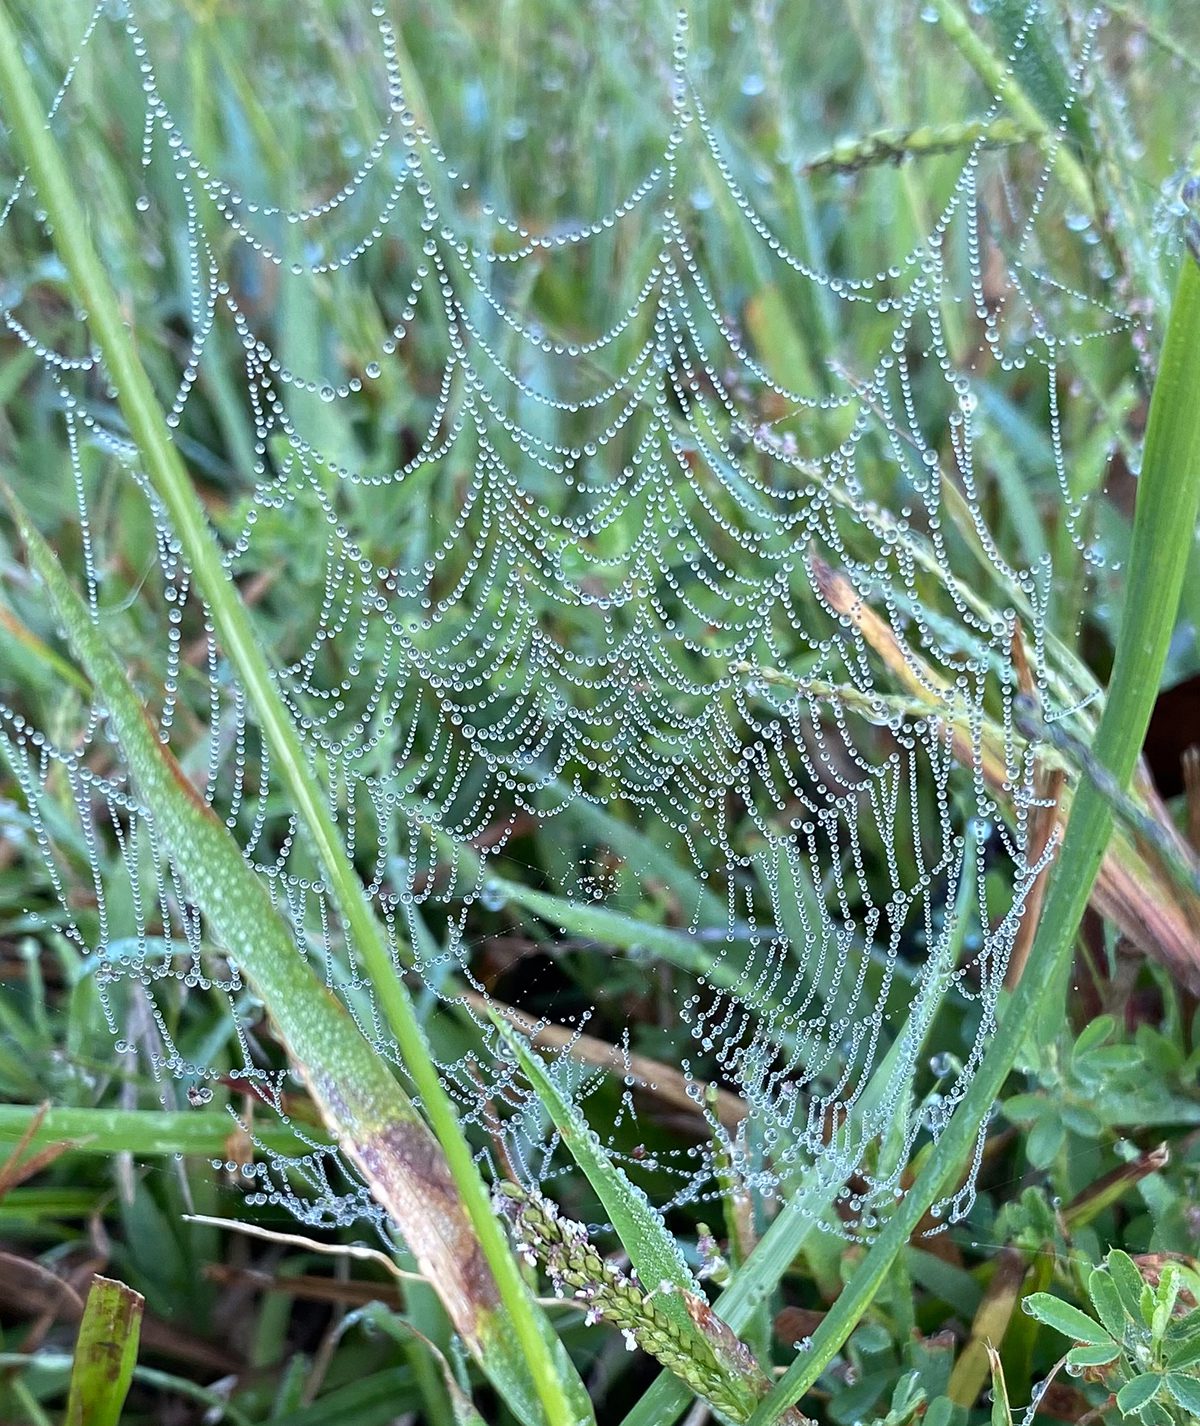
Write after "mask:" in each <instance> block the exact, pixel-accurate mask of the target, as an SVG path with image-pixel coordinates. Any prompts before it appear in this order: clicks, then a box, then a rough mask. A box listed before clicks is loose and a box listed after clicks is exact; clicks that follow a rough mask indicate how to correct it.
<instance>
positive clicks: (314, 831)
mask: <svg viewBox="0 0 1200 1426" xmlns="http://www.w3.org/2000/svg"><path fill="white" fill-rule="evenodd" d="M0 99H2V100H3V102H4V119H5V122H6V124H7V125H8V127H9V129H10V130H11V132H12V136H13V139H14V143H15V147H16V148H17V150H18V152H19V153H21V154H22V155H23V157H24V159H25V161H26V163H27V164H28V170H27V177H28V179H29V181H30V184H31V186H32V187H33V188H34V189H36V191H37V194H38V199H39V202H40V204H41V206H42V208H43V209H44V210H45V212H46V214H47V217H48V219H49V223H50V226H51V227H52V230H53V238H54V244H55V247H56V248H57V250H58V254H59V256H60V258H61V259H62V261H63V264H64V266H65V267H66V269H67V271H68V273H69V275H70V278H71V283H72V286H73V288H74V290H75V294H76V297H77V298H78V300H79V303H80V305H81V306H82V307H83V308H84V309H85V310H86V312H87V314H88V326H89V328H90V330H91V333H92V336H93V337H94V339H95V341H96V344H97V346H98V347H99V348H100V351H101V353H102V355H103V357H104V363H105V366H106V368H107V371H108V375H109V377H110V379H111V381H112V384H113V386H114V387H115V389H116V391H117V400H118V403H119V405H120V408H121V412H122V414H123V415H124V417H125V420H126V422H127V423H128V426H129V431H130V435H131V436H132V438H133V440H134V442H135V444H136V446H137V448H138V452H139V454H140V456H141V460H142V464H143V468H144V471H145V474H146V476H147V478H148V480H149V482H150V484H151V485H152V486H153V488H154V490H155V493H156V494H157V496H158V498H159V499H160V500H161V501H162V505H163V508H164V510H165V511H166V514H167V517H168V519H169V521H170V524H171V528H172V531H173V533H174V535H175V536H176V538H177V539H178V540H179V543H180V546H181V548H182V551H183V554H184V556H185V558H186V559H187V561H188V563H189V565H190V566H191V570H192V574H193V578H194V580H195V583H196V586H197V588H198V589H199V590H200V592H201V593H202V595H203V596H204V599H205V602H206V603H207V605H208V608H209V611H210V613H211V616H212V620H213V625H214V628H215V629H216V632H217V634H218V636H219V638H220V640H221V643H222V645H223V646H224V649H225V653H226V654H227V656H228V657H229V659H230V661H231V662H232V664H233V665H234V667H235V668H236V669H237V671H238V675H239V677H240V679H241V681H242V684H243V686H244V688H245V690H246V694H247V697H248V699H249V702H250V704H251V705H252V707H253V708H254V710H255V712H256V714H257V716H258V719H259V721H260V723H261V724H262V728H263V732H264V734H265V735H266V739H267V742H268V743H269V745H270V748H271V752H272V755H273V757H274V760H275V766H276V767H277V768H278V769H279V772H280V775H281V777H282V779H283V781H284V783H285V785H286V786H287V788H288V791H289V793H290V795H291V797H292V800H293V803H294V805H295V808H296V811H297V813H298V814H299V817H300V819H301V820H302V822H303V823H304V825H305V827H306V829H307V831H308V834H309V836H310V838H311V839H312V842H313V845H314V847H315V849H316V851H317V854H318V856H319V857H320V860H321V863H322V865H323V866H324V868H325V873H326V876H327V878H328V883H329V889H330V891H331V893H332V895H333V898H334V900H335V901H336V903H337V906H338V908H339V910H340V911H341V913H342V916H343V918H344V920H345V924H346V931H347V938H348V940H349V942H350V944H351V946H352V947H353V949H354V951H355V952H356V954H357V955H359V956H360V957H361V958H362V961H363V963H364V965H365V967H366V970H367V973H368V974H369V976H370V978H371V981H372V984H373V988H374V991H375V993H376V995H377V996H378V998H379V1003H380V1005H381V1007H382V1009H383V1012H384V1015H385V1016H386V1017H387V1021H388V1025H389V1027H390V1029H391V1031H392V1033H393V1035H394V1036H395V1039H396V1043H397V1045H398V1047H399V1050H400V1054H401V1056H402V1057H403V1059H404V1064H405V1068H406V1069H407V1071H408V1073H409V1075H410V1076H411V1077H412V1081H413V1083H414V1085H415V1087H416V1089H417V1091H418V1093H419V1094H420V1096H421V1100H422V1103H423V1104H424V1107H425V1113H426V1116H427V1117H428V1120H429V1123H430V1125H431V1126H432V1129H433V1131H434V1134H435V1135H436V1139H437V1142H438V1143H439V1144H440V1145H441V1151H442V1154H443V1155H444V1158H445V1161H446V1163H447V1165H448V1170H449V1178H450V1181H451V1182H452V1184H453V1186H454V1188H455V1192H456V1197H457V1198H461V1202H462V1205H463V1206H464V1208H465V1210H466V1214H467V1216H468V1217H469V1219H470V1222H471V1225H472V1228H473V1230H474V1234H475V1237H476V1239H477V1241H478V1244H479V1246H480V1248H481V1250H482V1255H483V1258H484V1259H485V1260H486V1264H487V1268H488V1270H489V1274H490V1275H491V1276H492V1277H493V1278H494V1281H495V1284H496V1287H497V1289H498V1291H499V1294H500V1297H501V1299H502V1300H503V1303H504V1306H505V1309H506V1311H507V1314H508V1317H509V1319H510V1325H511V1331H512V1333H513V1334H514V1335H515V1337H516V1339H517V1340H518V1341H519V1342H520V1345H521V1350H522V1355H523V1358H524V1364H525V1365H524V1368H523V1375H524V1376H525V1378H526V1379H532V1382H533V1385H534V1388H535V1391H536V1395H537V1398H538V1400H539V1401H540V1402H541V1407H542V1411H543V1412H544V1414H545V1418H546V1420H547V1421H548V1422H550V1423H553V1426H576V1423H577V1422H578V1421H579V1420H581V1419H584V1420H586V1419H587V1418H588V1417H589V1416H590V1414H591V1408H590V1405H589V1404H588V1401H587V1395H586V1392H585V1391H584V1388H583V1385H582V1382H580V1380H579V1377H578V1374H577V1373H576V1372H575V1371H574V1370H573V1368H569V1367H568V1364H567V1359H566V1356H565V1353H563V1352H562V1351H561V1350H558V1351H557V1352H556V1350H555V1345H556V1343H557V1339H556V1338H555V1337H554V1334H553V1331H552V1329H551V1327H550V1324H549V1322H548V1320H547V1319H546V1316H545V1314H544V1313H543V1312H541V1311H540V1309H539V1308H538V1307H537V1306H536V1304H535V1303H534V1301H533V1299H532V1297H531V1296H530V1294H529V1292H528V1290H527V1289H526V1287H525V1284H524V1282H523V1280H522V1278H521V1275H520V1272H519V1270H518V1268H517V1264H516V1261H515V1259H514V1258H513V1256H512V1254H511V1252H510V1251H509V1247H508V1243H507V1241H506V1239H505V1235H504V1232H503V1229H502V1228H501V1226H500V1224H499V1223H498V1222H497V1221H496V1219H495V1217H494V1216H493V1214H492V1208H491V1202H490V1199H489V1196H488V1191H487V1188H486V1187H485V1185H484V1182H483V1179H482V1177H481V1176H480V1173H479V1170H478V1167H477V1165H476V1163H475V1160H474V1157H473V1154H472V1151H471V1146H470V1144H469V1143H468V1141H467V1138H466V1135H465V1133H464V1132H463V1129H462V1125H461V1124H460V1123H459V1120H458V1116H457V1113H456V1112H455V1109H454V1104H453V1101H452V1100H451V1099H450V1096H449V1094H448V1093H447V1092H446V1089H445V1087H444V1085H443V1084H442V1082H441V1078H440V1076H439V1073H438V1070H437V1066H436V1065H435V1064H434V1062H433V1058H432V1056H431V1055H430V1053H429V1047H428V1045H427V1044H426V1042H425V1036H424V1032H423V1031H422V1028H421V1023H420V1021H419V1020H418V1018H417V1014H416V1010H415V1007H414V1005H413V1002H412V998H411V996H410V995H409V993H408V990H407V988H406V987H405V985H404V983H403V981H402V980H401V979H400V977H399V975H398V974H397V973H396V967H395V964H394V962H393V959H392V954H391V950H390V948H389V945H388V941H387V938H386V936H385V935H384V934H383V931H382V929H381V927H380V925H379V922H378V921H377V919H376V917H375V914H374V911H373V909H372V907H371V904H370V901H369V900H368V898H367V895H366V892H365V890H364V888H363V885H362V883H361V881H360V880H359V878H358V874H357V872H356V871H355V869H354V865H353V863H352V862H351V860H350V857H349V855H348V854H347V852H346V848H345V846H344V845H343V843H342V840H341V836H340V834H339V831H338V828H337V825H336V823H335V821H334V819H333V816H332V813H331V812H330V809H329V806H328V805H327V803H326V802H325V800H324V799H323V796H322V791H321V787H320V780H319V779H318V778H316V777H314V776H313V772H312V769H311V768H310V766H309V763H308V759H307V756H306V754H305V750H304V746H303V743H302V742H301V739H300V735H299V733H298V731H297V729H296V727H295V725H294V724H293V722H292V720H291V718H290V716H289V714H288V711H287V708H286V707H285V705H284V702H283V699H282V697H281V695H280V693H279V690H278V688H277V687H276V684H275V681H274V678H273V676H272V673H271V669H270V666H269V663H268V661H267V658H266V656H265V654H264V653H263V650H262V648H261V647H260V645H259V643H258V640H257V638H256V636H255V633H254V629H253V626H252V624H251V622H250V617H249V614H248V613H247V610H246V608H245V606H244V605H243V604H242V602H241V599H240V598H239V595H238V592H237V590H236V588H235V587H234V585H233V583H232V582H231V581H230V579H229V578H228V575H227V573H226V570H225V566H224V562H223V560H222V557H221V552H220V549H219V547H218V544H217V541H216V538H215V537H214V535H213V532H212V530H211V528H210V527H209V524H208V519H207V516H206V514H205V511H204V507H203V506H202V504H201V503H200V500H199V497H198V496H197V494H196V491H195V489H194V488H193V486H192V483H191V479H190V477H189V475H188V472H187V470H186V469H185V468H184V465H183V461H182V459H181V457H180V455H179V451H178V450H177V448H176V446H175V445H174V443H173V441H172V439H171V432H170V429H169V427H168V426H167V423H166V418H165V417H164V415H163V412H162V409H161V407H160V406H159V404H158V400H157V397H156V395H155V392H154V387H153V385H152V384H151V382H150V379H149V377H148V376H147V374H146V371H145V368H144V367H143V366H142V363H141V360H140V358H139V356H138V353H137V350H136V347H135V345H134V343H133V340H132V338H131V336H130V333H129V331H128V330H127V328H126V326H125V322H124V319H123V316H122V312H121V307H120V304H119V303H118V301H117V297H116V293H115V292H114V290H113V287H112V283H111V282H110V280H109V278H108V275H107V273H106V272H105V270H104V268H103V266H102V264H101V262H100V259H99V257H98V255H97V253H96V250H95V247H94V246H93V244H92V242H91V239H90V237H89V233H88V223H87V219H86V215H85V214H84V213H83V211H82V210H81V208H80V205H79V203H78V201H77V198H76V194H75V189H74V187H73V185H72V183H71V178H70V175H69V174H68V172H67V169H66V165H65V164H64V162H63V159H62V156H61V154H60V153H59V151H58V148H57V146H56V144H55V142H54V138H53V136H52V134H51V133H50V130H49V128H48V126H47V124H46V122H45V116H44V111H43V109H42V107H41V105H40V104H39V101H38V98H37V94H36V92H35V90H34V87H33V81H32V79H31V77H30V74H29V70H28V68H27V66H26V63H25V60H24V58H23V57H22V54H21V47H20V43H19V41H18V38H17V33H16V29H15V27H14V24H13V21H12V18H11V15H10V13H9V6H8V4H7V3H0ZM155 741H157V740H155ZM564 1372H565V1373H566V1374H565V1375H564Z"/></svg>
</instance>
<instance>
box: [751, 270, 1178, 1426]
mask: <svg viewBox="0 0 1200 1426" xmlns="http://www.w3.org/2000/svg"><path fill="white" fill-rule="evenodd" d="M1198 506H1200V265H1198V264H1197V263H1196V262H1195V261H1194V260H1193V259H1192V258H1190V257H1186V258H1185V259H1184V268H1183V272H1182V274H1181V276H1180V281H1179V287H1178V290H1177V292H1176V296H1175V301H1174V303H1173V305H1172V308H1171V316H1170V321H1169V324H1168V328H1167V336H1166V342H1165V345H1164V349H1163V354H1162V361H1161V364H1160V367H1159V373H1158V379H1157V381H1156V382H1155V387H1154V395H1153V398H1152V400H1151V403H1150V418H1149V425H1148V427H1147V431H1146V447H1145V455H1144V457H1143V461H1142V474H1141V477H1140V480H1139V482H1138V493H1137V506H1136V509H1135V514H1134V527H1133V540H1132V545H1131V551H1130V561H1129V582H1128V587H1127V596H1126V605H1125V613H1124V619H1123V622H1122V627H1121V633H1120V637H1119V639H1118V641H1117V650H1116V658H1115V661H1114V664H1113V673H1112V679H1111V681H1110V684H1109V690H1108V699H1107V702H1106V704H1105V709H1104V713H1103V715H1102V717H1101V720H1100V726H1099V729H1098V730H1097V734H1096V740H1095V743H1094V745H1093V752H1094V755H1095V760H1096V762H1097V763H1098V764H1099V765H1100V766H1101V767H1103V768H1105V769H1107V771H1108V773H1109V774H1111V776H1112V777H1113V778H1114V779H1115V780H1116V782H1117V784H1118V786H1119V787H1121V788H1126V787H1128V785H1129V781H1130V778H1131V777H1132V774H1133V769H1134V765H1135V764H1136V762H1137V758H1138V754H1139V752H1140V751H1141V747H1142V743H1143V741H1144V739H1145V736H1146V727H1147V725H1148V723H1149V720H1150V713H1151V710H1152V709H1153V706H1154V701H1155V698H1156V696H1157V692H1158V686H1159V681H1160V679H1161V677H1162V670H1163V666H1164V663H1165V661H1166V654H1167V647H1168V644H1169V642H1170V638H1171V633H1172V629H1173V626H1174V621H1175V616H1176V611H1177V609H1178V606H1179V597H1180V593H1181V591H1182V587H1183V577H1184V572H1185V569H1186V567H1187V559H1188V554H1189V552H1190V549H1191V544H1192V539H1193V531H1194V529H1195V525H1196V515H1197V508H1198ZM1112 830H1113V810H1112V805H1111V803H1110V801H1109V798H1108V797H1107V796H1106V795H1105V793H1104V792H1103V791H1101V790H1100V789H1099V788H1097V787H1096V786H1095V785H1094V784H1093V783H1092V782H1090V781H1087V782H1084V783H1083V784H1082V785H1081V786H1080V789H1079V792H1078V794H1077V795H1076V798H1075V802H1074V804H1073V806H1072V809H1071V818H1070V822H1069V823H1068V826H1067V831H1066V835H1065V837H1064V839H1063V846H1062V851H1061V853H1060V855H1059V859H1058V865H1057V868H1056V870H1055V874H1054V879H1053V881H1052V883H1051V886H1050V891H1049V894H1048V896H1047V898H1046V904H1045V908H1044V910H1043V912H1042V918H1041V922H1040V924H1039V927H1038V933H1037V937H1036V939H1035V941H1034V945H1033V949H1032V951H1031V952H1030V957H1029V962H1028V964H1027V966H1026V968H1025V973H1024V975H1023V976H1022V978H1021V982H1020V984H1019V985H1018V987H1017V989H1016V990H1015V991H1014V992H1013V994H1012V997H1011V998H1010V1000H1009V1001H1008V1003H1007V1005H1006V1006H1005V1008H1004V1011H1003V1013H1002V1016H1001V1020H1000V1024H999V1025H998V1027H997V1029H996V1032H995V1035H994V1036H993V1039H992V1043H991V1045H990V1047H989V1048H988V1051H987V1053H986V1054H985V1055H984V1058H983V1060H982V1062H981V1064H980V1066H979V1069H978V1071H977V1072H976V1075H975V1078H974V1080H973V1081H972V1083H971V1087H970V1089H969V1090H968V1091H967V1093H966V1095H965V1096H964V1097H963V1099H962V1102H961V1103H960V1104H959V1107H958V1109H957V1110H956V1111H955V1114H954V1117H953V1118H952V1119H951V1121H950V1123H949V1124H948V1125H947V1126H946V1129H945V1131H944V1132H943V1134H942V1136H941V1138H940V1139H939V1140H938V1142H937V1145H936V1147H935V1148H934V1150H933V1152H932V1153H931V1154H930V1156H929V1158H928V1160H927V1161H926V1163H925V1166H924V1168H923V1169H922V1170H921V1173H920V1174H919V1176H918V1178H917V1180H916V1182H915V1183H914V1184H913V1186H912V1187H911V1188H910V1189H909V1191H908V1194H907V1195H906V1197H905V1198H904V1200H903V1202H902V1203H901V1204H900V1206H899V1207H898V1208H897V1210H896V1212H895V1214H894V1215H893V1216H892V1218H891V1219H890V1220H889V1222H888V1225H887V1227H886V1228H885V1229H884V1230H883V1232H882V1233H881V1234H880V1235H879V1238H878V1239H877V1240H876V1242H875V1244H874V1246H873V1247H872V1248H871V1251H870V1252H869V1253H868V1254H867V1256H866V1257H865V1258H864V1259H863V1261H862V1263H861V1264H860V1266H859V1267H858V1269H857V1271H856V1272H855V1274H854V1276H853V1277H852V1278H851V1280H850V1281H849V1282H848V1283H847V1285H846V1287H845V1288H844V1289H843V1291H842V1293H841V1296H840V1297H839V1298H838V1300H837V1302H836V1303H835V1304H834V1306H833V1308H832V1310H831V1311H830V1312H829V1313H828V1315H827V1316H826V1317H825V1320H824V1321H823V1322H822V1323H821V1326H820V1327H819V1328H818V1329H817V1332H816V1333H815V1334H814V1336H813V1341H812V1347H811V1349H810V1350H809V1351H808V1352H807V1353H805V1354H804V1355H803V1356H801V1357H798V1358H797V1359H796V1360H795V1361H794V1362H793V1363H792V1365H791V1366H790V1367H789V1368H788V1370H787V1372H786V1373H785V1374H784V1376H783V1377H782V1378H781V1379H780V1381H779V1383H778V1385H777V1386H776V1388H775V1391H774V1392H773V1393H772V1394H771V1396H770V1397H769V1398H768V1400H767V1401H766V1402H764V1403H763V1405H762V1406H761V1407H760V1408H759V1410H758V1411H757V1412H756V1413H755V1415H754V1417H753V1419H752V1426H769V1423H771V1422H775V1421H778V1420H779V1419H780V1417H781V1416H782V1414H783V1413H784V1411H786V1410H787V1408H788V1407H789V1406H791V1404H792V1403H793V1402H795V1401H797V1400H798V1399H799V1398H800V1397H801V1396H802V1395H803V1394H804V1393H805V1392H806V1391H808V1390H809V1388H810V1387H811V1386H812V1385H813V1383H814V1382H815V1381H816V1380H817V1378H818V1377H819V1376H820V1375H821V1373H822V1372H823V1371H824V1370H825V1368H826V1367H827V1366H828V1365H829V1363H830V1362H831V1361H832V1360H833V1358H834V1356H835V1355H836V1353H837V1351H838V1349H839V1348H840V1347H841V1345H842V1343H843V1342H844V1341H845V1340H846V1338H847V1337H848V1336H849V1335H850V1333H851V1332H852V1331H853V1329H854V1327H855V1325H856V1324H857V1322H858V1320H859V1318H860V1317H861V1316H862V1314H863V1313H864V1312H865V1311H866V1309H867V1307H868V1306H869V1305H870V1303H871V1301H872V1299H873V1298H874V1296H875V1293H876V1292H877V1291H878V1290H879V1287H880V1286H881V1285H882V1283H883V1282H884V1280H885V1279H886V1277H887V1274H888V1272H889V1270H890V1268H891V1265H892V1263H893V1262H894V1261H895V1259H896V1258H897V1257H898V1256H899V1254H900V1253H901V1251H902V1250H903V1248H904V1246H905V1244H906V1243H907V1242H908V1240H909V1238H910V1237H911V1235H912V1233H913V1231H914V1230H915V1229H916V1227H917V1225H918V1224H919V1223H920V1221H921V1219H922V1218H923V1217H924V1215H925V1212H926V1210H927V1209H928V1208H929V1206H930V1204H931V1203H933V1201H934V1200H935V1199H936V1198H937V1196H938V1194H939V1193H941V1192H942V1191H943V1190H944V1188H945V1186H946V1184H947V1183H948V1181H949V1180H950V1178H951V1177H952V1176H953V1175H954V1174H955V1173H957V1172H958V1171H959V1169H960V1168H961V1166H962V1165H963V1163H965V1162H966V1160H967V1158H968V1156H969V1154H970V1152H971V1148H972V1146H973V1145H974V1143H975V1140H976V1135H977V1133H978V1130H979V1126H980V1124H982V1123H983V1122H984V1117H985V1116H986V1114H987V1112H988V1110H989V1109H990V1107H991V1104H992V1101H993V1100H994V1099H995V1097H996V1095H997V1094H998V1093H999V1092H1000V1090H1001V1088H1002V1087H1003V1085H1004V1081H1005V1079H1006V1078H1007V1077H1008V1074H1009V1071H1010V1070H1011V1069H1012V1067H1013V1064H1014V1063H1015V1061H1016V1057H1017V1054H1018V1052H1019V1050H1020V1048H1021V1045H1022V1043H1023V1042H1024V1040H1025V1038H1026V1036H1027V1035H1028V1034H1029V1032H1030V1029H1031V1028H1032V1027H1033V1026H1034V1025H1035V1024H1036V1022H1037V1021H1038V1019H1039V1017H1040V1015H1041V1012H1042V1011H1043V1009H1044V1007H1045V1006H1047V1005H1048V1004H1050V1003H1051V1001H1052V999H1053V996H1054V994H1055V992H1056V989H1057V987H1058V986H1059V984H1060V981H1061V977H1062V975H1063V973H1064V971H1065V969H1066V967H1067V966H1068V965H1069V963H1070V957H1071V954H1072V950H1073V947H1074V943H1075V935H1076V932H1077V931H1078V928H1079V923H1080V920H1081V919H1082V916H1083V912H1084V910H1085V908H1086V906H1087V902H1088V897H1089V895H1090V893H1091V889H1092V883H1093V881H1094V880H1095V877H1096V873H1097V871H1098V870H1099V867H1100V862H1101V859H1102V858H1103V856H1104V850H1105V848H1106V846H1107V845H1108V841H1109V837H1110V836H1111V834H1112Z"/></svg>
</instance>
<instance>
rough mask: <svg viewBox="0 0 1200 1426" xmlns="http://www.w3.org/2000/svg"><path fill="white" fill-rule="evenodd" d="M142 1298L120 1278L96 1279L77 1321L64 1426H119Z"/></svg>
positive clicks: (133, 1359)
mask: <svg viewBox="0 0 1200 1426" xmlns="http://www.w3.org/2000/svg"><path fill="white" fill-rule="evenodd" d="M143 1305H144V1299H143V1297H142V1295H141V1293H140V1292H134V1290H133V1289H132V1288H131V1287H126V1286H125V1284H124V1283H123V1282H115V1281H113V1279H112V1278H107V1277H94V1278H93V1279H92V1286H91V1288H90V1290H89V1292H88V1295H87V1303H86V1305H85V1307H84V1310H83V1320H82V1322H81V1323H80V1324H79V1339H78V1341H77V1342H76V1345H75V1362H74V1365H73V1366H72V1368H71V1386H70V1391H69V1394H68V1397H67V1416H66V1426H119V1422H120V1420H121V1409H122V1407H123V1406H124V1405H125V1398H126V1396H127V1395H128V1394H129V1384H130V1382H131V1381H132V1380H133V1369H134V1366H135V1365H136V1363H137V1353H138V1338H139V1337H140V1335H141V1330H142V1308H143Z"/></svg>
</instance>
